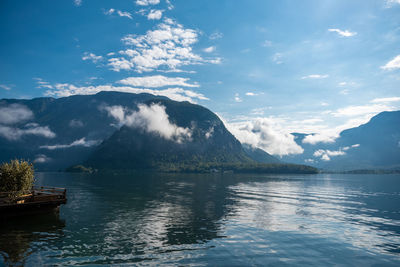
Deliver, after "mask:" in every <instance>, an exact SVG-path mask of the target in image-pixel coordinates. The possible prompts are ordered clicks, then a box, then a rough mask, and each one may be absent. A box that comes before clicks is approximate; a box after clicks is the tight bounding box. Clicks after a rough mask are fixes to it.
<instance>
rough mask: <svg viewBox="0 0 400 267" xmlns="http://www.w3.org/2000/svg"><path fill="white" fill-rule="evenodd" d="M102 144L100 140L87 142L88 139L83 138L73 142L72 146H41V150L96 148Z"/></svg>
mask: <svg viewBox="0 0 400 267" xmlns="http://www.w3.org/2000/svg"><path fill="white" fill-rule="evenodd" d="M100 142H101V141H100V140H86V138H85V137H83V138H81V139H78V140H75V141H73V142H72V143H70V144H66V145H60V144H57V145H48V146H40V148H43V149H48V150H55V149H65V148H71V147H75V146H83V147H91V146H96V145H98V144H100Z"/></svg>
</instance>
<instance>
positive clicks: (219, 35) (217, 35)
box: [208, 31, 224, 40]
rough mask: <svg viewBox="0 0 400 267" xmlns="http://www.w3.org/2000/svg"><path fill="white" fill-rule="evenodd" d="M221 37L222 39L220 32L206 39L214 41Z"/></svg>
mask: <svg viewBox="0 0 400 267" xmlns="http://www.w3.org/2000/svg"><path fill="white" fill-rule="evenodd" d="M222 37H224V35H223V34H222V32H219V31H215V32H213V33H212V34H211V35H210V36H209V37H208V38H209V39H211V40H216V39H221V38H222Z"/></svg>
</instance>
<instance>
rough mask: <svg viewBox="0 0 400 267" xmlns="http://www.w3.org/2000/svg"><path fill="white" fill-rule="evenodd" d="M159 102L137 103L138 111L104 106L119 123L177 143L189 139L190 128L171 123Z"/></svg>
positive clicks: (190, 135) (190, 136)
mask: <svg viewBox="0 0 400 267" xmlns="http://www.w3.org/2000/svg"><path fill="white" fill-rule="evenodd" d="M165 109H166V108H165V106H163V105H161V104H151V105H149V106H147V105H144V104H139V105H138V111H131V110H129V109H127V108H124V107H122V106H111V107H105V110H106V111H107V112H108V114H109V116H111V117H113V118H114V119H116V120H117V121H118V123H119V125H121V126H122V125H126V126H128V127H132V128H140V129H142V130H144V131H145V132H148V133H156V134H158V135H159V136H160V137H162V138H165V139H167V140H171V141H174V142H177V143H182V142H184V141H191V138H192V130H191V129H189V128H183V127H179V126H177V125H176V124H174V123H171V122H170V120H169V116H168V114H167V113H166V111H165Z"/></svg>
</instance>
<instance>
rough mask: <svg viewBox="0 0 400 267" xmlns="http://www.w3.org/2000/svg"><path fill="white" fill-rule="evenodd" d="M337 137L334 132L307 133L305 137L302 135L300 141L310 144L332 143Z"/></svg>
mask: <svg viewBox="0 0 400 267" xmlns="http://www.w3.org/2000/svg"><path fill="white" fill-rule="evenodd" d="M337 137H338V136H337V134H336V133H328V134H324V133H319V134H309V135H307V136H306V137H304V139H303V141H302V143H304V144H311V145H315V144H317V143H333V142H335V140H336V138H337Z"/></svg>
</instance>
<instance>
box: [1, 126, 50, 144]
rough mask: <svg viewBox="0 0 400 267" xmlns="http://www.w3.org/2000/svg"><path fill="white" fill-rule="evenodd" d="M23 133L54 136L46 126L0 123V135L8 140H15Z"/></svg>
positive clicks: (47, 136)
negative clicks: (15, 125) (19, 125)
mask: <svg viewBox="0 0 400 267" xmlns="http://www.w3.org/2000/svg"><path fill="white" fill-rule="evenodd" d="M24 135H36V136H42V137H46V138H54V137H55V136H56V134H55V133H53V132H52V131H51V130H50V128H49V127H48V126H44V127H43V126H38V125H36V124H34V125H32V124H31V125H25V127H24V128H17V127H13V126H7V125H1V124H0V136H2V137H4V138H6V139H7V140H9V141H16V140H18V139H20V138H21V137H22V136H24Z"/></svg>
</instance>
